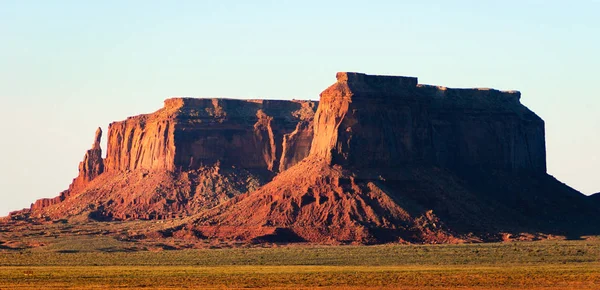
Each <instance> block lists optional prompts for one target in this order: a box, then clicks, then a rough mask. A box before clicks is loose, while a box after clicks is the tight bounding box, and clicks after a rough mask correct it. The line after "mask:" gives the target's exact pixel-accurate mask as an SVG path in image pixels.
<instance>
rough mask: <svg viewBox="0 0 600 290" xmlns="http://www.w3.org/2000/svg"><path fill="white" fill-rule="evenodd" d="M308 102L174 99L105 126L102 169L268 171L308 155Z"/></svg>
mask: <svg viewBox="0 0 600 290" xmlns="http://www.w3.org/2000/svg"><path fill="white" fill-rule="evenodd" d="M315 110H316V104H315V103H314V102H310V101H277V100H234V99H192V98H175V99H168V100H166V101H165V106H164V108H163V109H161V110H159V111H158V112H156V113H153V114H149V115H140V116H136V117H131V118H128V119H127V120H125V121H122V122H115V123H112V124H111V125H110V127H109V142H108V152H107V157H106V170H107V171H108V172H111V171H125V170H135V169H147V170H168V171H177V170H180V171H185V170H191V169H196V168H200V167H201V166H203V165H211V164H214V163H216V162H217V161H219V162H220V163H221V164H222V165H223V166H239V167H242V168H246V169H261V170H268V171H272V172H277V171H279V168H280V167H281V168H283V169H285V168H287V167H289V166H291V165H293V164H295V163H297V162H298V161H299V160H300V159H302V158H303V157H304V156H306V155H308V152H309V150H310V145H309V144H310V143H311V141H312V126H311V125H310V124H311V122H312V118H313V115H314V111H315Z"/></svg>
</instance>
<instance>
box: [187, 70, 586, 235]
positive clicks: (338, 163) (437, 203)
mask: <svg viewBox="0 0 600 290" xmlns="http://www.w3.org/2000/svg"><path fill="white" fill-rule="evenodd" d="M592 211H594V209H593V208H592V207H590V206H589V205H588V204H587V202H586V200H585V198H584V197H583V196H582V195H581V194H580V193H578V192H577V191H575V190H573V189H571V188H569V187H568V186H565V185H564V184H562V183H560V182H558V181H557V180H556V179H554V178H552V177H551V176H548V175H547V174H546V156H545V140H544V122H543V120H542V119H541V118H539V117H538V116H537V115H536V114H535V113H533V112H531V111H530V110H529V109H528V108H526V107H525V106H524V105H522V104H521V103H520V93H519V92H515V91H507V92H503V91H498V90H493V89H450V88H445V87H436V86H428V85H420V84H418V82H417V79H416V78H411V77H393V76H370V75H365V74H360V73H338V74H337V82H336V83H335V84H333V85H332V86H330V87H329V88H327V89H326V90H325V91H323V93H322V94H321V99H320V102H319V107H318V110H317V113H316V115H315V121H314V139H313V143H312V145H311V152H310V155H309V156H308V157H307V158H306V159H304V160H303V161H301V162H300V163H299V164H298V165H296V166H294V167H292V168H290V169H288V170H287V171H285V172H283V173H281V174H280V175H278V176H277V177H276V178H275V179H274V180H273V181H272V182H270V183H268V184H267V185H265V186H263V187H261V188H260V189H258V190H257V191H255V192H252V193H248V194H245V195H241V196H239V197H236V198H235V199H233V200H231V201H229V202H227V203H225V204H224V205H222V206H220V207H217V208H215V209H212V210H209V211H207V212H204V213H201V214H199V215H198V216H197V217H196V222H194V223H193V224H192V225H191V226H190V229H193V230H194V231H196V232H197V233H198V234H199V235H201V236H207V237H213V238H222V239H242V240H254V241H264V240H268V241H309V242H319V243H328V242H343V243H348V242H358V243H381V242H389V241H396V242H398V241H407V242H426V243H447V242H461V241H473V240H478V241H482V240H483V241H485V240H498V239H499V238H500V236H501V233H502V232H515V233H519V232H522V231H524V232H539V231H546V232H552V233H554V234H556V233H562V234H564V233H565V231H568V230H572V229H575V228H577V226H576V225H575V223H577V222H576V220H578V219H579V218H573V219H571V220H564V218H563V216H564V215H572V216H578V215H579V214H580V213H581V212H587V213H589V212H592ZM596 211H597V210H596Z"/></svg>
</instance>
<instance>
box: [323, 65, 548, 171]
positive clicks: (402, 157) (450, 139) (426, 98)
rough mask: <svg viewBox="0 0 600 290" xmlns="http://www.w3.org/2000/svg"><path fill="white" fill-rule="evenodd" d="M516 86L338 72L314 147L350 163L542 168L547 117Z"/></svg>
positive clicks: (325, 95) (326, 96) (337, 161)
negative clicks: (504, 88) (464, 85)
mask: <svg viewBox="0 0 600 290" xmlns="http://www.w3.org/2000/svg"><path fill="white" fill-rule="evenodd" d="M519 99H520V93H519V92H501V91H497V90H492V89H449V88H444V87H434V86H426V85H418V84H417V79H416V78H409V77H390V76H370V75H365V74H358V73H338V75H337V82H336V83H335V84H334V85H332V86H331V87H329V88H327V89H326V90H325V91H324V92H323V93H322V94H321V103H320V106H319V110H318V111H317V114H316V116H315V135H316V136H317V137H316V138H315V139H314V141H313V145H312V153H313V154H315V155H317V156H321V157H324V158H327V159H329V160H331V162H332V163H335V164H340V165H345V166H351V167H353V168H363V169H364V168H382V167H402V166H407V165H434V166H440V167H445V168H452V169H460V170H469V169H482V168H485V169H508V170H513V171H529V172H539V173H545V172H546V153H545V140H544V122H543V120H542V119H540V118H539V117H538V116H537V115H535V114H534V113H533V112H531V111H530V110H528V109H527V108H526V107H525V106H523V105H522V104H521V103H520V102H519Z"/></svg>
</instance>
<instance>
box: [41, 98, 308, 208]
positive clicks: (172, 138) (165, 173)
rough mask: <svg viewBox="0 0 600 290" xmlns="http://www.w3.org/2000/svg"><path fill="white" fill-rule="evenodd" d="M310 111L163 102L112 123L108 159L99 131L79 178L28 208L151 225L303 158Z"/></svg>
mask: <svg viewBox="0 0 600 290" xmlns="http://www.w3.org/2000/svg"><path fill="white" fill-rule="evenodd" d="M315 107H316V106H315V103H314V102H310V101H272V100H233V99H191V98H174V99H168V100H166V101H165V106H164V107H163V108H162V109H160V110H158V111H157V112H155V113H152V114H145V115H139V116H135V117H130V118H128V119H127V120H125V121H122V122H114V123H112V124H110V126H109V134H108V150H107V151H108V152H107V156H106V160H102V158H101V155H102V151H101V149H100V138H101V135H102V131H101V130H100V129H98V131H97V133H96V138H95V143H94V145H93V148H92V149H91V150H88V152H87V153H86V155H85V157H84V160H83V162H81V163H80V165H79V176H78V177H77V178H75V179H74V180H73V183H72V184H71V186H70V187H69V189H68V190H66V191H64V192H62V193H61V194H60V195H59V196H58V197H55V198H52V199H41V200H38V201H37V202H36V203H34V204H33V205H32V208H31V211H32V215H33V216H47V217H51V218H58V217H61V216H72V215H78V214H83V213H86V212H88V213H90V215H91V217H93V218H95V219H156V218H170V217H176V216H182V215H189V214H192V213H195V212H197V211H199V210H201V209H204V208H207V207H211V206H215V205H216V204H218V203H219V202H222V201H224V200H227V199H229V198H231V197H233V196H235V195H238V194H241V193H244V192H247V191H252V190H254V189H256V188H257V187H258V186H260V185H262V184H264V183H265V182H266V181H268V180H270V178H272V176H273V175H274V174H275V173H277V172H278V171H279V170H280V169H281V170H283V169H285V168H287V167H290V166H292V165H294V164H296V163H297V162H299V161H300V160H302V159H303V158H304V157H305V156H306V155H308V153H309V151H310V144H311V142H312V119H313V116H314V112H315V109H316V108H315ZM95 179H98V181H95V182H93V181H94V180H95ZM59 203H60V205H57V204H59Z"/></svg>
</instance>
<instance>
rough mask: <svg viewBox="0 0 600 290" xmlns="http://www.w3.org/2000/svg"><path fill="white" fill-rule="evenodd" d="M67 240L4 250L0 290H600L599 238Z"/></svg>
mask: <svg viewBox="0 0 600 290" xmlns="http://www.w3.org/2000/svg"><path fill="white" fill-rule="evenodd" d="M133 245H134V244H133V243H126V242H122V241H117V240H115V239H114V238H110V237H94V236H71V237H69V238H68V239H67V238H62V239H59V240H57V241H55V242H54V243H47V245H46V246H43V247H36V248H31V249H24V250H0V289H2V290H4V289H68V288H71V289H107V288H110V289H114V288H125V289H174V288H195V289H207V288H212V289H223V288H269V289H279V288H287V289H298V288H305V289H314V288H317V289H319V288H322V289H364V288H370V289H453V288H460V289H524V288H527V289H600V240H598V239H588V240H579V241H537V242H510V243H493V244H468V245H379V246H308V245H292V246H278V247H277V246H276V247H265V248H263V247H242V248H222V249H187V250H174V251H170V250H162V251H156V252H155V251H148V250H140V249H139V248H135V247H134V246H133Z"/></svg>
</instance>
